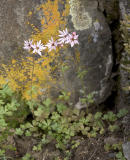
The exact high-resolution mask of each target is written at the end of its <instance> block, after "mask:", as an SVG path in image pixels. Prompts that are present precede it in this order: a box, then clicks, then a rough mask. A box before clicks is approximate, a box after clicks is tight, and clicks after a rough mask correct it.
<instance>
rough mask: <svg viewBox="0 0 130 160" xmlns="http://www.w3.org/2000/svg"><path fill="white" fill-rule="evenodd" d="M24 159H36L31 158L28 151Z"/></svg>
mask: <svg viewBox="0 0 130 160" xmlns="http://www.w3.org/2000/svg"><path fill="white" fill-rule="evenodd" d="M22 160H34V159H33V158H31V155H30V154H29V153H26V155H25V156H24V157H23V158H22Z"/></svg>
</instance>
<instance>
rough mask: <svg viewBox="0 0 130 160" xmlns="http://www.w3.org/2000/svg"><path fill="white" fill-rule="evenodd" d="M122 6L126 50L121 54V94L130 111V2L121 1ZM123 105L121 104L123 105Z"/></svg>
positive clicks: (121, 17) (121, 13)
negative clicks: (129, 18)
mask: <svg viewBox="0 0 130 160" xmlns="http://www.w3.org/2000/svg"><path fill="white" fill-rule="evenodd" d="M119 6H120V20H121V21H122V22H123V23H122V24H121V29H122V34H123V42H124V50H123V51H122V53H121V61H120V76H121V80H120V86H121V87H120V88H121V90H120V92H121V93H120V94H121V97H122V103H123V106H122V107H124V105H125V106H126V107H127V108H128V109H129V105H130V64H129V62H130V36H129V29H130V28H129V27H130V25H129V20H128V19H127V18H128V17H127V16H129V17H130V15H129V11H130V2H129V1H128V0H119ZM122 103H121V104H122Z"/></svg>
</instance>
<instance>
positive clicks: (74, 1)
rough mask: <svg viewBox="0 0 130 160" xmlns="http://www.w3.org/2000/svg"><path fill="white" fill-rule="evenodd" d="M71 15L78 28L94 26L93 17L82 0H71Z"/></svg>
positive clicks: (75, 26) (83, 28)
mask: <svg viewBox="0 0 130 160" xmlns="http://www.w3.org/2000/svg"><path fill="white" fill-rule="evenodd" d="M69 3H70V15H71V16H72V22H73V25H74V28H75V29H76V30H85V29H88V28H90V27H91V26H92V18H91V17H90V15H89V13H88V12H87V11H86V10H85V6H84V5H83V3H82V1H81V0H70V2H69Z"/></svg>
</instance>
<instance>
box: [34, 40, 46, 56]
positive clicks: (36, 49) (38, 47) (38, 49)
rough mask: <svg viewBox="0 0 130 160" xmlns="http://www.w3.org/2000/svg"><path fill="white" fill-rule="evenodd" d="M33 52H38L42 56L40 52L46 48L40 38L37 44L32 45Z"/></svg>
mask: <svg viewBox="0 0 130 160" xmlns="http://www.w3.org/2000/svg"><path fill="white" fill-rule="evenodd" d="M32 48H33V53H38V54H39V55H40V56H42V54H41V52H42V51H43V50H45V49H46V47H45V46H44V45H43V44H42V43H41V40H40V41H39V42H37V44H34V45H32Z"/></svg>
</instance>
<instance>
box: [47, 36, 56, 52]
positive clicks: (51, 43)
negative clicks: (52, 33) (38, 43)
mask: <svg viewBox="0 0 130 160" xmlns="http://www.w3.org/2000/svg"><path fill="white" fill-rule="evenodd" d="M57 45H58V43H57V41H54V40H53V38H52V37H51V40H49V43H47V44H46V46H47V47H48V49H49V52H50V51H52V50H53V49H54V50H56V47H57Z"/></svg>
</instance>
